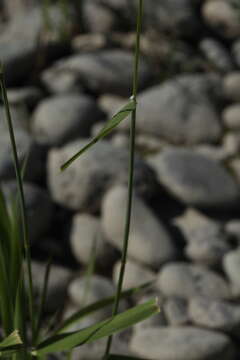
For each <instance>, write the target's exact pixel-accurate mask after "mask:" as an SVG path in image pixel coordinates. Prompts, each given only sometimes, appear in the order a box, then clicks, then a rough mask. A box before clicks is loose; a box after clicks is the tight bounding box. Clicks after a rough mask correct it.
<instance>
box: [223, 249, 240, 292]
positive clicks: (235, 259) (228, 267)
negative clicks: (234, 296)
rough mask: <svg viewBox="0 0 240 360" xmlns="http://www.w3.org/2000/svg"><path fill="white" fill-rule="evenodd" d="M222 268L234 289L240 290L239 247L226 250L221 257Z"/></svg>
mask: <svg viewBox="0 0 240 360" xmlns="http://www.w3.org/2000/svg"><path fill="white" fill-rule="evenodd" d="M223 268H224V271H225V273H226V275H227V277H228V278H229V280H230V281H231V283H232V284H233V286H234V287H235V289H236V290H237V291H238V292H240V278H239V276H238V275H239V271H240V249H239V248H238V249H236V250H233V251H230V252H228V253H227V254H226V255H225V256H224V258H223Z"/></svg>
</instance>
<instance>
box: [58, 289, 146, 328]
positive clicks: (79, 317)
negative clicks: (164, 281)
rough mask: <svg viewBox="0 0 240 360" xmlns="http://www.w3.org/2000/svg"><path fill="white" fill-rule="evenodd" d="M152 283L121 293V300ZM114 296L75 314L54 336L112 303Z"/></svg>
mask: <svg viewBox="0 0 240 360" xmlns="http://www.w3.org/2000/svg"><path fill="white" fill-rule="evenodd" d="M151 284H152V282H147V283H145V284H143V285H140V286H137V287H134V288H131V289H127V290H125V291H123V292H122V293H121V299H124V298H127V297H130V296H132V295H134V294H137V293H138V292H140V291H143V290H144V289H146V288H148V287H149V286H150V285H151ZM114 300H115V296H109V297H107V298H105V299H102V300H99V301H97V302H95V303H93V304H90V305H88V306H86V307H84V308H83V309H81V310H79V311H77V312H75V313H74V314H73V315H72V316H71V317H69V318H68V319H66V320H65V321H64V322H63V324H62V325H61V326H60V327H59V328H58V329H57V330H56V332H55V334H60V333H63V332H64V331H66V330H67V329H68V328H69V327H70V326H72V325H74V324H76V323H78V322H80V321H81V320H82V319H84V318H85V317H86V316H89V315H90V314H92V313H94V312H96V311H98V310H100V309H102V308H104V307H106V306H108V305H111V304H113V303H114Z"/></svg>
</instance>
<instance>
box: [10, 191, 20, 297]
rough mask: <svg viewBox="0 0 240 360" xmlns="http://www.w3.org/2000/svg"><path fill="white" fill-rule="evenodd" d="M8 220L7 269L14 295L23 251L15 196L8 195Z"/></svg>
mask: <svg viewBox="0 0 240 360" xmlns="http://www.w3.org/2000/svg"><path fill="white" fill-rule="evenodd" d="M9 203H10V209H9V213H10V221H11V236H10V241H9V244H10V254H11V256H10V261H9V264H10V265H9V269H11V274H10V275H11V281H10V286H11V293H12V294H14V297H15V296H16V292H17V289H18V283H19V279H20V277H21V273H22V264H23V251H22V246H21V233H22V231H21V230H22V229H21V224H20V217H19V205H18V199H17V197H10V201H9Z"/></svg>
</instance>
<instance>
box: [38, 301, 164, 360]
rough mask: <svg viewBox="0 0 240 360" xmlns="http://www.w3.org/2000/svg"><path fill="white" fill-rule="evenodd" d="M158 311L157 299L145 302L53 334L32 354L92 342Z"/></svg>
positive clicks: (63, 349) (40, 353)
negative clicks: (68, 331)
mask: <svg viewBox="0 0 240 360" xmlns="http://www.w3.org/2000/svg"><path fill="white" fill-rule="evenodd" d="M158 312H159V308H158V305H157V301H156V299H152V300H150V301H148V302H147V303H145V304H141V305H138V306H135V307H134V308H132V309H130V310H127V311H125V312H123V313H121V314H119V315H116V316H114V317H111V318H110V319H107V320H105V321H101V322H99V323H97V324H95V325H92V326H89V327H88V328H85V329H83V330H80V331H75V332H70V333H65V334H61V335H57V336H53V337H52V338H50V339H48V340H46V341H44V342H42V343H41V344H39V346H38V347H37V349H36V350H34V351H33V352H32V354H33V355H34V356H38V355H40V356H41V355H45V354H48V353H53V352H59V351H68V350H70V349H72V348H75V347H77V346H80V345H84V344H87V343H91V342H93V341H96V340H98V339H101V338H104V337H106V336H109V335H111V334H114V333H115V332H119V331H122V330H124V329H126V328H128V327H129V326H132V325H134V324H137V323H138V322H140V321H143V320H145V319H147V318H148V317H150V316H152V315H153V314H156V313H158Z"/></svg>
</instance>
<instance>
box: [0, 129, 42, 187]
mask: <svg viewBox="0 0 240 360" xmlns="http://www.w3.org/2000/svg"><path fill="white" fill-rule="evenodd" d="M15 139H16V144H17V149H18V156H19V160H20V164H23V162H24V159H25V158H26V156H28V160H27V165H26V171H25V177H24V178H25V180H27V181H32V180H34V179H36V178H39V176H40V174H42V171H43V159H42V157H43V149H41V147H40V146H38V145H37V144H36V143H35V142H34V141H33V139H32V138H31V137H30V135H29V134H28V133H27V132H26V131H24V130H21V129H16V130H15ZM0 148H1V152H0V178H1V179H2V180H3V179H4V180H5V179H13V178H15V171H14V166H13V162H12V148H11V144H10V141H9V135H8V133H7V131H6V130H3V131H1V132H0Z"/></svg>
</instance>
